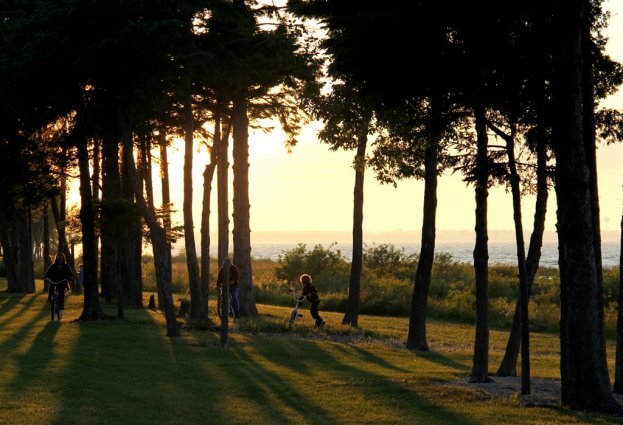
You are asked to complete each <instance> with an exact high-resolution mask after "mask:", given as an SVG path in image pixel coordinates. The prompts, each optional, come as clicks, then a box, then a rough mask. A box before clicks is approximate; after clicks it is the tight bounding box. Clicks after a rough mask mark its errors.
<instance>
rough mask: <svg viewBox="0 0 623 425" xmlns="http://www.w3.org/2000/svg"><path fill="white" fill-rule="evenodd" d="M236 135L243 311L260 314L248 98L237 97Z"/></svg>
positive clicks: (237, 246) (237, 239)
mask: <svg viewBox="0 0 623 425" xmlns="http://www.w3.org/2000/svg"><path fill="white" fill-rule="evenodd" d="M232 125H233V138H234V153H233V157H234V167H233V169H234V231H233V234H234V264H235V265H236V266H238V269H239V271H240V292H239V297H240V314H241V315H242V316H255V315H257V307H256V306H255V296H254V294H253V282H252V277H253V275H252V272H251V229H250V223H249V220H250V216H249V214H250V212H249V210H250V203H249V118H248V116H247V100H246V98H244V97H241V98H239V99H236V101H235V102H234V107H233V120H232Z"/></svg>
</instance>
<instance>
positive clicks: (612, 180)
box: [154, 0, 623, 242]
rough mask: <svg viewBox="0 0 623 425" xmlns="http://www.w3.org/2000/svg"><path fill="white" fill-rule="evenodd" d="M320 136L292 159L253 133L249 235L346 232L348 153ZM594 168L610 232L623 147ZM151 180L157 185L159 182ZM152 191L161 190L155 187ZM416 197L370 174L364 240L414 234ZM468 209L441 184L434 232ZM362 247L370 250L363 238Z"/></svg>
mask: <svg viewBox="0 0 623 425" xmlns="http://www.w3.org/2000/svg"><path fill="white" fill-rule="evenodd" d="M606 8H607V9H609V10H611V11H612V14H613V16H612V19H611V23H610V27H609V30H608V34H609V36H610V42H609V45H608V51H609V53H610V54H611V56H612V57H614V58H615V59H617V60H618V61H622V62H623V1H620V0H609V1H608V2H606ZM604 104H605V105H607V106H610V107H617V108H620V109H623V92H621V91H619V93H618V94H617V95H616V96H614V97H612V98H610V99H608V100H607V102H605V103H604ZM319 128H320V124H319V123H312V124H311V125H309V126H307V127H306V128H305V129H304V131H303V132H302V134H301V136H300V137H299V144H298V145H297V146H296V147H295V148H294V149H293V150H292V152H291V153H288V152H287V150H286V149H285V147H284V143H283V142H284V137H283V134H281V133H280V132H278V131H275V132H273V133H270V134H263V133H261V132H255V133H251V136H250V164H251V168H250V178H249V181H250V198H251V230H252V231H254V232H267V231H285V232H291V231H343V232H349V231H351V229H352V208H353V206H352V199H353V184H354V170H353V168H352V166H351V164H352V160H353V155H354V153H353V152H344V151H340V152H332V151H329V149H328V147H327V145H324V144H321V143H320V142H319V141H318V140H317V138H316V134H317V131H318V129H319ZM154 153H155V154H156V152H154ZM170 158H171V184H172V186H171V187H172V200H173V202H174V204H175V208H177V210H178V211H180V213H179V214H178V221H181V209H182V177H183V176H182V167H183V143H181V142H178V143H176V145H175V146H174V147H172V148H171V151H170ZM208 160H209V158H208V155H207V152H206V151H205V149H203V150H200V151H199V153H198V155H196V156H195V167H194V181H195V184H194V210H195V228H196V232H197V233H198V232H199V223H200V214H201V210H200V208H201V199H200V197H201V194H202V181H203V180H202V171H203V168H204V166H205V164H206V162H207V161H208ZM598 167H599V184H600V201H601V219H602V229H603V230H610V231H616V230H617V229H618V228H619V224H620V221H621V213H622V210H623V201H622V200H623V188H622V183H623V148H622V146H621V145H620V144H619V145H617V146H608V147H606V146H603V147H600V148H599V150H598ZM154 177H155V178H156V181H155V182H156V183H157V180H158V179H157V176H154ZM156 189H157V191H159V190H160V189H159V185H157V187H156ZM214 196H215V194H214ZM422 197H423V183H422V182H421V181H414V180H405V181H402V182H400V183H399V184H398V187H397V188H394V187H393V186H389V185H381V184H379V183H378V182H377V181H376V180H375V176H374V173H373V172H372V171H371V170H370V171H368V172H367V173H366V181H365V201H364V224H363V226H364V232H366V231H367V232H390V231H396V230H403V231H414V230H415V231H419V230H420V228H421V219H422ZM212 205H214V207H213V209H212V223H213V224H212V230H213V231H216V198H214V201H213V203H212ZM474 207H475V202H474V191H473V188H472V187H466V185H465V183H463V182H462V180H461V176H460V175H458V174H455V175H452V174H451V173H446V174H444V175H443V176H442V178H441V179H440V181H439V191H438V209H437V217H438V218H437V223H438V224H437V225H438V229H440V230H468V229H473V227H474ZM555 210H556V208H555V198H554V194H553V191H552V195H551V196H550V203H549V211H548V217H547V222H546V228H547V229H548V230H554V226H555ZM533 212H534V197H531V196H526V197H524V198H523V214H524V228H525V229H526V231H531V230H532V215H533ZM489 228H490V229H491V230H505V229H508V230H511V229H513V221H512V204H511V196H510V194H509V193H506V192H505V191H504V189H501V188H497V189H493V190H492V191H491V193H490V196H489ZM252 237H253V234H252ZM364 239H365V235H364ZM368 241H369V242H372V240H370V239H369V238H368ZM301 242H314V241H301ZM376 242H382V241H376ZM414 242H417V241H414Z"/></svg>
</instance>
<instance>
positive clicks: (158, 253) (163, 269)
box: [120, 118, 179, 337]
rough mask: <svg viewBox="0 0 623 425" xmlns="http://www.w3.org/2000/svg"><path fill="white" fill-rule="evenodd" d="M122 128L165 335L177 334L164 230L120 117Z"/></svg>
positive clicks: (127, 165) (126, 125)
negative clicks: (146, 233) (150, 252)
mask: <svg viewBox="0 0 623 425" xmlns="http://www.w3.org/2000/svg"><path fill="white" fill-rule="evenodd" d="M120 121H121V128H122V133H123V137H122V140H123V149H124V151H125V157H126V158H127V161H126V163H125V164H124V165H125V166H126V167H128V175H129V178H130V183H131V184H132V187H133V188H134V195H135V196H136V202H137V204H138V207H139V210H140V212H141V214H142V216H143V218H144V219H145V222H146V223H147V226H148V227H149V231H150V235H151V245H152V248H153V254H154V268H155V271H156V283H157V286H158V294H159V295H161V296H162V299H161V301H162V307H163V310H164V317H165V320H166V326H167V336H170V337H174V336H179V328H178V325H177V319H176V317H175V305H174V304H173V284H172V272H171V256H170V254H169V253H168V250H169V249H168V248H169V247H168V242H167V234H166V232H165V230H164V228H163V227H162V226H161V225H160V223H158V220H157V219H156V217H155V215H154V214H153V212H152V211H151V210H150V209H149V206H148V205H147V202H145V198H144V197H143V192H142V191H141V189H140V185H139V177H138V173H137V171H136V166H135V164H134V156H133V154H132V151H133V146H132V132H131V131H130V129H129V128H130V126H129V125H128V124H127V123H126V122H125V121H124V119H123V118H121V119H120Z"/></svg>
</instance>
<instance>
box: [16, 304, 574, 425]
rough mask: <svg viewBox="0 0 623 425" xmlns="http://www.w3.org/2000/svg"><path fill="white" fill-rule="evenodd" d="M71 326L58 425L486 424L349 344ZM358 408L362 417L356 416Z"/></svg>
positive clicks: (134, 315)
mask: <svg viewBox="0 0 623 425" xmlns="http://www.w3.org/2000/svg"><path fill="white" fill-rule="evenodd" d="M71 326H74V327H75V328H74V330H76V332H77V335H76V337H75V338H74V339H73V340H72V342H71V347H70V350H69V351H68V353H67V362H66V363H65V367H64V369H63V370H61V371H60V373H59V375H58V379H59V381H60V382H63V384H62V386H60V387H59V390H58V392H57V393H56V396H57V397H58V405H59V408H58V410H57V411H56V415H55V416H54V417H53V418H51V420H50V421H48V422H49V423H53V424H58V425H61V424H67V423H76V422H85V421H86V422H88V423H90V424H91V423H92V424H100V423H101V424H118V423H149V424H158V423H292V422H301V423H328V424H337V423H343V422H368V423H372V422H373V421H374V420H376V419H378V421H377V422H385V423H396V422H401V423H428V424H439V423H454V424H467V425H471V424H479V423H483V422H482V420H478V419H474V418H472V417H466V415H465V414H463V413H462V412H459V411H457V410H456V409H455V408H454V404H456V403H471V402H474V401H479V400H480V399H479V398H478V397H477V396H475V395H474V393H473V392H470V391H468V390H466V389H463V390H461V389H454V388H451V387H448V386H437V384H436V383H434V382H430V380H428V379H427V376H426V373H425V372H424V373H420V375H418V376H416V379H415V380H409V379H405V377H409V375H407V374H405V373H403V372H401V371H400V369H392V368H388V367H385V366H386V365H384V364H383V362H386V360H384V359H383V361H382V362H380V363H379V362H377V363H375V356H377V355H376V354H373V355H372V357H368V359H366V356H365V354H362V353H360V352H358V351H357V350H356V349H352V347H349V346H346V348H345V350H342V349H336V348H335V347H334V345H335V344H334V343H327V341H308V340H302V339H292V340H284V339H279V338H272V337H263V336H255V335H239V334H238V335H235V334H234V335H232V344H231V348H229V349H226V350H224V349H220V348H218V338H217V336H216V335H215V334H212V333H210V332H198V331H195V332H184V333H183V336H182V337H181V338H173V339H170V338H167V337H166V336H165V329H164V327H163V325H162V323H161V322H158V321H156V320H155V319H154V316H153V315H152V313H149V312H147V311H146V310H128V311H127V319H126V320H116V321H104V322H96V323H72V324H71ZM59 336H60V335H57V337H59ZM39 344H40V345H42V346H43V347H45V344H46V339H45V338H43V337H42V339H41V340H40V341H39ZM24 365H26V359H24ZM370 365H374V366H375V367H370ZM410 376H411V377H413V374H411V375H410ZM20 388H22V389H25V388H26V387H20ZM77 391H79V396H76V392H77ZM448 394H450V395H451V396H452V398H451V400H447V399H445V396H446V395H448ZM322 400H324V404H323V401H322ZM433 400H434V401H433ZM357 402H358V403H360V404H357ZM361 403H363V404H361ZM356 406H363V409H364V410H362V411H356V412H353V411H352V410H350V411H349V409H352V408H353V407H356ZM384 413H386V415H385V416H384V415H383V414H384ZM349 415H350V416H349ZM365 415H369V416H370V417H368V416H365ZM569 416H570V417H573V415H572V414H570V415H569ZM383 418H385V420H383ZM576 422H577V421H576Z"/></svg>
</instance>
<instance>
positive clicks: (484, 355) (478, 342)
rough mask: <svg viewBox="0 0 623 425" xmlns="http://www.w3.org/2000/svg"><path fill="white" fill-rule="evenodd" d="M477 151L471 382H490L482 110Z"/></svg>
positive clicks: (485, 142) (478, 109) (477, 113)
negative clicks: (474, 304)
mask: <svg viewBox="0 0 623 425" xmlns="http://www.w3.org/2000/svg"><path fill="white" fill-rule="evenodd" d="M474 114H475V117H476V134H477V144H478V151H477V153H476V227H475V230H476V245H475V247H474V271H475V275H476V339H475V342H474V363H473V367H472V375H471V378H470V382H490V381H491V379H490V378H489V276H488V273H489V264H488V263H489V249H488V239H489V236H488V231H487V197H488V196H489V189H488V180H489V170H488V160H487V145H488V136H487V127H486V119H485V113H484V110H483V109H482V107H476V108H475V109H474Z"/></svg>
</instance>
